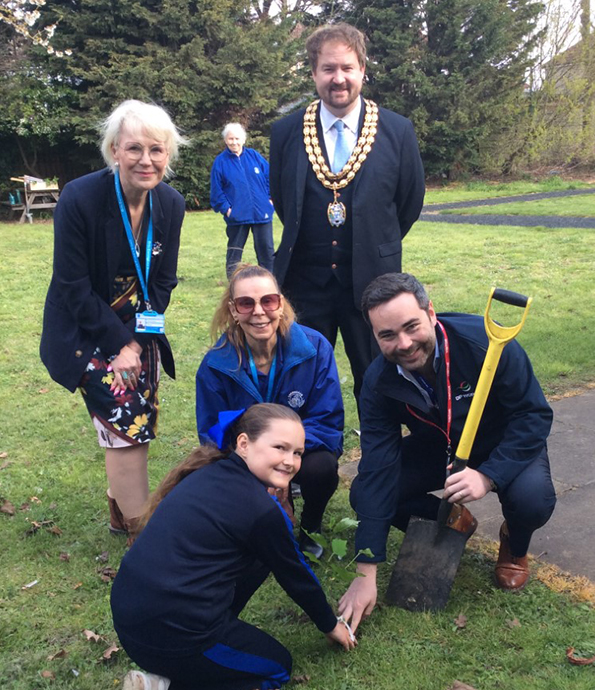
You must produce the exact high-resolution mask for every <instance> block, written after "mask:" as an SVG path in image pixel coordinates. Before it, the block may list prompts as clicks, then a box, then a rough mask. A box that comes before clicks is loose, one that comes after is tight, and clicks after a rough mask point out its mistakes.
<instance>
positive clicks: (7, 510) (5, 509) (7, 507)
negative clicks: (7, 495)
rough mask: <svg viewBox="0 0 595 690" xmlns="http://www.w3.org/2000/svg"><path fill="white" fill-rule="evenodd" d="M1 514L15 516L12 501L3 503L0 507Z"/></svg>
mask: <svg viewBox="0 0 595 690" xmlns="http://www.w3.org/2000/svg"><path fill="white" fill-rule="evenodd" d="M0 513H4V514H5V515H14V513H15V510H14V506H13V505H12V503H11V502H10V501H4V503H2V505H1V506H0Z"/></svg>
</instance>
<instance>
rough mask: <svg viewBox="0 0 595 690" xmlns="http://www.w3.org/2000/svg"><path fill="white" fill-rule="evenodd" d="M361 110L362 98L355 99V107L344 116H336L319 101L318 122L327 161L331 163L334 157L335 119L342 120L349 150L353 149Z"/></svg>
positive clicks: (357, 134)
mask: <svg viewBox="0 0 595 690" xmlns="http://www.w3.org/2000/svg"><path fill="white" fill-rule="evenodd" d="M361 111H362V99H361V98H358V99H357V105H356V107H355V108H354V109H353V110H352V111H351V112H350V113H349V114H347V115H345V117H337V116H336V115H333V114H332V113H331V111H330V110H329V109H328V108H327V107H326V106H325V105H324V103H323V102H322V101H320V124H321V126H322V134H323V136H324V145H325V146H326V152H327V154H328V160H329V163H332V161H333V159H334V157H335V143H336V141H337V130H336V129H335V128H334V127H333V125H334V124H335V122H336V121H337V120H343V122H344V124H345V129H344V130H343V135H344V137H345V141H346V142H347V146H348V147H349V151H350V152H351V151H353V149H354V148H355V145H356V144H357V140H358V136H359V133H358V125H359V116H360V113H361Z"/></svg>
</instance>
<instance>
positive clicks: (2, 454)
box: [0, 450, 8, 460]
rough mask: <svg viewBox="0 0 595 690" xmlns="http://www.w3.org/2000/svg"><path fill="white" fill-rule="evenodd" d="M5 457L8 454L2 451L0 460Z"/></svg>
mask: <svg viewBox="0 0 595 690" xmlns="http://www.w3.org/2000/svg"><path fill="white" fill-rule="evenodd" d="M7 457H8V453H7V452H6V451H5V450H3V451H2V452H1V453H0V460H4V458H7Z"/></svg>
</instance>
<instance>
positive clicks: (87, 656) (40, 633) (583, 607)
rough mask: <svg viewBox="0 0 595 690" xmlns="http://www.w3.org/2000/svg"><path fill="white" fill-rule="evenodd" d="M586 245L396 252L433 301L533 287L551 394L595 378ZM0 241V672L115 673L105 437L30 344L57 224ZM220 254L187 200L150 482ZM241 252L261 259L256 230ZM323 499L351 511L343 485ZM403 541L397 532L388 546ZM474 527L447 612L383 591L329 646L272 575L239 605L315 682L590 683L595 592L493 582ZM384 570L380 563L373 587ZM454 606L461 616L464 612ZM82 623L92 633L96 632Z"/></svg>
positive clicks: (528, 336)
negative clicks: (409, 604) (589, 598)
mask: <svg viewBox="0 0 595 690" xmlns="http://www.w3.org/2000/svg"><path fill="white" fill-rule="evenodd" d="M507 193H508V192H507ZM519 193H520V192H519ZM451 200H455V199H451ZM276 236H277V239H278V237H279V228H278V227H277V228H276ZM249 242H250V240H249ZM592 248H593V242H592V236H591V232H590V231H580V230H567V229H565V230H545V229H530V228H516V227H510V228H505V227H498V228H492V227H483V226H473V225H464V226H456V225H449V224H440V223H418V224H417V225H416V226H415V227H414V228H413V230H412V231H411V233H410V235H409V236H408V237H407V238H406V240H405V246H404V266H405V268H406V269H407V270H409V271H410V272H412V273H415V274H416V275H417V276H418V277H419V278H420V279H421V280H422V281H423V282H425V283H426V285H427V286H428V288H429V290H430V293H431V297H432V299H433V301H434V305H435V307H436V309H437V310H438V311H457V310H460V311H469V312H475V313H482V312H483V309H484V308H485V303H486V300H487V297H488V293H489V289H490V287H491V286H492V285H497V286H498V287H502V288H507V289H511V290H516V291H519V292H523V293H525V294H530V295H533V297H534V304H533V306H532V308H531V312H530V314H529V318H528V321H527V324H526V327H525V329H524V331H523V333H522V334H521V337H520V340H521V342H522V343H523V345H524V346H525V347H526V348H527V349H528V351H529V353H530V355H531V357H532V360H533V362H534V365H535V369H536V372H537V375H538V377H539V378H540V380H541V382H542V384H543V385H544V388H545V389H546V391H547V392H548V394H555V393H563V392H565V391H568V390H570V389H573V388H576V387H578V386H580V385H582V384H584V383H585V382H589V381H595V352H594V351H593V347H592V338H593V328H592V305H593V302H594V297H595V287H594V285H593V249H592ZM0 249H1V255H2V268H1V280H0V318H1V322H2V324H3V328H2V329H1V331H0V391H1V395H2V401H3V402H2V415H1V418H0V499H1V500H0V505H2V504H3V501H9V502H10V503H11V504H12V505H13V506H14V515H12V516H10V515H8V514H6V513H0V544H1V545H2V579H1V581H0V687H2V688H7V689H10V690H37V689H41V688H60V689H62V688H72V689H75V688H76V689H79V690H99V689H101V690H106V689H108V688H117V687H119V685H120V682H121V679H122V677H123V675H124V674H125V672H126V671H127V670H128V668H129V666H130V662H129V661H128V659H127V657H126V655H125V654H124V652H123V651H119V652H117V653H115V654H114V655H112V659H111V660H103V659H102V655H103V654H104V652H105V650H107V649H108V648H109V647H110V645H111V644H112V643H117V639H116V637H115V633H114V631H113V628H112V625H111V617H110V613H109V591H110V571H109V570H106V568H112V569H114V570H115V569H117V568H118V566H119V562H120V560H121V557H122V555H123V553H124V541H123V540H122V539H121V538H117V537H112V536H111V535H110V534H108V531H107V521H108V515H107V504H106V500H105V477H104V468H103V453H102V451H101V450H100V449H99V448H98V447H97V445H96V440H95V432H94V430H93V428H92V425H91V423H90V421H89V419H88V417H87V413H86V410H85V407H84V404H83V402H82V400H81V399H80V397H79V396H78V395H71V394H70V393H68V392H66V391H65V390H63V389H61V388H60V387H59V386H58V385H57V384H55V383H53V382H52V381H51V380H50V379H49V377H48V375H47V373H46V371H45V369H44V368H43V366H42V364H41V363H40V361H39V358H38V347H39V336H40V330H41V319H42V307H43V300H44V296H45V291H46V289H47V285H48V282H49V278H50V274H51V263H52V226H51V224H50V223H43V224H34V225H17V224H8V223H4V224H0ZM224 254H225V233H224V226H223V222H222V220H221V219H220V218H219V217H216V216H215V215H214V214H213V213H210V212H208V213H194V214H189V215H188V216H187V219H186V221H185V224H184V230H183V238H182V246H181V251H180V267H179V276H180V284H179V286H178V288H177V289H176V290H175V292H174V293H173V298H172V303H171V306H170V309H169V310H168V315H167V322H168V332H169V335H170V340H171V342H172V346H173V348H174V353H175V355H176V366H177V371H178V378H177V380H176V381H171V380H169V379H167V378H164V380H163V384H162V388H161V402H162V407H161V412H162V414H161V418H160V430H159V436H158V439H157V440H156V441H155V442H154V443H153V444H152V445H151V452H150V458H151V460H150V473H151V484H152V486H155V485H156V483H157V482H158V481H159V479H160V478H161V477H163V475H164V474H165V472H166V471H167V470H168V469H169V468H170V467H171V466H173V465H174V464H175V463H177V462H179V461H180V460H182V459H183V458H184V457H185V456H186V454H187V453H188V452H189V451H190V450H191V448H192V447H193V446H194V444H195V436H196V434H195V423H194V374H195V371H196V368H197V366H198V363H199V362H200V360H201V357H202V356H203V355H204V353H205V352H206V349H207V347H208V345H209V340H208V335H207V334H208V328H209V322H210V318H211V315H212V312H213V309H214V306H215V304H216V302H217V300H218V298H219V296H220V294H221V291H222V287H223V284H224V280H225V272H224ZM246 258H247V259H252V260H253V258H254V253H253V250H252V248H251V247H249V248H248V250H247V252H246ZM496 306H498V307H500V305H496ZM518 311H520V310H518V309H517V310H514V309H512V308H507V309H500V308H499V309H498V310H496V313H495V316H496V317H497V318H499V320H501V321H503V322H505V323H506V322H507V320H509V321H510V322H516V320H517V319H518V316H519V315H518V314H517V313H516V312H518ZM337 352H338V362H339V368H340V375H341V380H342V386H343V393H344V397H345V401H346V407H347V425H348V429H347V432H346V447H347V449H348V450H351V449H355V448H356V446H357V436H356V435H355V433H353V431H352V429H353V428H354V427H357V419H356V414H355V406H354V404H353V401H352V396H351V387H352V380H351V375H350V373H349V370H348V366H347V363H346V359H345V356H344V354H343V352H342V349H341V348H338V350H337ZM329 514H330V515H334V516H336V517H343V516H345V515H349V514H350V509H349V507H348V500H347V491H346V489H345V488H344V487H343V488H341V489H340V490H339V491H338V492H337V494H336V496H335V497H334V498H333V500H332V503H331V507H330V509H329ZM398 541H399V537H398V536H397V535H393V536H392V537H391V550H390V552H391V553H392V554H395V553H396V551H397V546H398ZM474 543H475V546H474ZM477 543H478V541H477V540H476V539H474V540H473V541H472V542H471V546H470V548H469V549H468V550H467V553H466V554H465V556H464V558H463V562H462V565H461V569H460V572H459V575H458V577H457V580H456V582H455V586H454V589H453V594H452V597H451V601H450V603H449V605H448V607H447V609H446V610H445V611H444V612H442V613H440V614H436V615H430V614H411V613H408V612H405V611H401V610H395V609H389V608H381V610H379V611H377V612H376V613H375V615H374V616H373V617H372V619H370V620H369V621H367V622H366V623H365V624H364V625H363V626H362V628H361V635H360V644H359V647H358V649H357V650H356V652H354V653H351V654H349V655H347V654H343V653H341V652H339V651H338V650H335V649H331V648H328V647H327V646H326V644H325V642H324V640H323V638H322V636H321V635H320V634H319V633H318V632H317V630H316V629H315V628H314V627H313V626H312V624H310V623H307V622H304V621H303V619H302V618H301V617H300V612H299V611H298V610H297V609H296V607H295V605H294V604H293V603H292V602H291V601H290V600H289V599H288V598H287V597H286V596H285V595H284V594H283V593H282V592H281V590H280V589H279V587H278V586H277V585H276V583H274V582H269V583H267V584H266V585H265V586H264V587H263V588H262V589H261V590H260V591H259V593H258V594H257V596H256V597H255V598H254V600H253V601H252V602H251V603H250V605H249V607H248V609H247V612H246V617H247V619H248V620H250V621H252V622H254V623H257V624H259V625H262V627H263V628H265V629H266V630H268V631H270V632H271V633H272V634H274V635H275V636H277V637H278V638H279V639H280V640H281V641H282V642H283V643H284V644H286V645H287V646H288V647H289V648H290V649H291V650H292V652H293V654H294V658H295V666H294V674H296V675H298V676H302V677H303V680H305V677H308V678H309V680H307V682H305V683H304V687H307V688H308V690H352V689H353V690H356V689H358V690H359V689H361V688H366V689H367V688H370V689H372V688H374V690H384V689H386V690H389V689H390V690H395V689H396V690H401V689H402V690H447V688H449V687H450V686H451V685H452V683H453V682H454V681H455V680H457V679H458V680H460V681H464V682H466V683H468V684H470V685H472V686H474V687H475V688H477V689H478V690H499V689H502V690H504V689H506V690H566V689H568V690H570V689H572V690H583V689H584V690H587V689H589V690H591V689H592V688H593V687H595V675H594V669H593V668H592V667H575V666H571V665H570V664H569V663H568V662H567V661H566V659H565V650H566V648H567V647H568V646H574V647H576V648H577V652H580V653H583V654H584V655H592V654H595V616H594V612H593V606H592V604H590V603H587V602H584V601H583V602H582V603H581V602H579V601H577V600H576V599H574V598H572V597H571V596H570V595H569V594H563V593H559V592H555V591H553V590H552V589H549V588H548V587H546V586H545V585H544V584H543V583H542V582H541V581H539V580H538V579H537V578H535V579H534V580H533V581H532V582H531V583H530V585H529V586H528V588H527V590H526V591H525V592H524V593H523V594H521V595H519V596H511V595H506V594H504V593H502V592H499V591H497V590H496V589H495V588H494V587H493V585H492V580H491V572H492V569H493V552H491V551H490V550H489V549H488V550H486V549H484V548H481V549H480V548H478V546H477ZM388 574H389V568H388V567H387V566H385V567H383V568H382V569H381V581H382V583H383V586H385V585H386V582H387V578H388ZM322 579H323V581H324V583H325V585H326V586H327V587H328V590H329V594H330V597H331V598H332V599H333V600H334V601H336V600H337V599H338V598H339V596H340V595H341V594H342V587H341V586H340V585H337V584H336V583H334V582H328V580H327V578H326V577H325V575H324V573H323V574H322ZM104 580H107V582H106V581H104ZM31 583H35V584H31ZM461 613H463V614H464V615H465V616H466V617H467V623H466V626H465V627H462V628H458V627H457V626H456V625H455V623H454V619H455V618H456V617H457V616H458V615H459V614H461ZM83 630H91V631H93V632H94V633H96V634H97V635H99V636H100V638H101V639H100V640H99V641H98V642H92V641H89V640H87V638H86V637H85V635H84V634H83ZM44 672H47V673H46V674H45V675H46V676H49V677H44V675H43V673H44ZM52 674H53V677H51V676H52Z"/></svg>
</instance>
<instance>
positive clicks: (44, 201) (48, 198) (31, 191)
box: [10, 177, 60, 223]
mask: <svg viewBox="0 0 595 690" xmlns="http://www.w3.org/2000/svg"><path fill="white" fill-rule="evenodd" d="M10 179H11V180H12V181H13V182H20V183H21V184H22V185H23V193H22V194H21V196H22V197H23V198H24V202H22V203H20V204H11V210H12V211H22V213H21V217H20V218H19V223H24V222H25V220H28V221H29V223H32V222H33V211H41V210H45V209H49V210H52V209H54V208H56V204H57V203H58V199H59V197H60V190H59V189H58V187H45V188H42V189H38V188H36V187H35V186H34V185H33V184H32V183H31V182H29V181H28V180H27V179H26V178H22V177H11V178H10Z"/></svg>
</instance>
